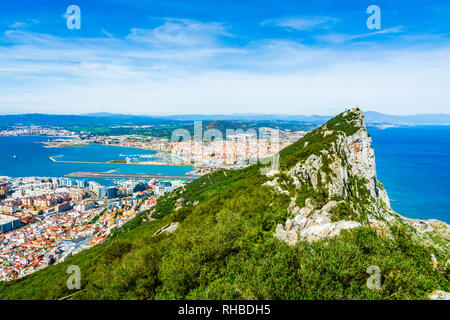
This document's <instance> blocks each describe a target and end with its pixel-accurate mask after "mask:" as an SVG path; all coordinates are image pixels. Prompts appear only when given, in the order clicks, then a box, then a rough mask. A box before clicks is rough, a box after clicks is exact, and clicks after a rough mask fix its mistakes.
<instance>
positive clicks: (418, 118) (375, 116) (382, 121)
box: [0, 111, 450, 127]
mask: <svg viewBox="0 0 450 320" xmlns="http://www.w3.org/2000/svg"><path fill="white" fill-rule="evenodd" d="M365 115H366V122H367V123H368V124H369V125H450V114H417V115H406V116H397V115H388V114H383V113H379V112H374V111H367V112H365ZM330 118H332V116H331V115H330V116H321V115H309V116H306V115H286V114H249V113H244V114H229V115H227V114H214V115H203V114H186V115H170V116H146V115H128V114H115V113H108V112H101V113H88V114H83V115H50V114H40V113H31V114H17V115H0V127H8V126H12V125H19V124H21V125H52V126H53V125H54V126H94V125H116V124H117V125H124V124H128V125H144V124H147V125H151V124H163V123H164V124H171V123H172V124H176V123H180V122H192V121H195V120H202V121H217V120H218V121H296V122H306V123H314V124H320V123H324V122H325V121H327V120H328V119H330Z"/></svg>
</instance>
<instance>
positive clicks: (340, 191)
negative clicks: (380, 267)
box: [268, 108, 393, 244]
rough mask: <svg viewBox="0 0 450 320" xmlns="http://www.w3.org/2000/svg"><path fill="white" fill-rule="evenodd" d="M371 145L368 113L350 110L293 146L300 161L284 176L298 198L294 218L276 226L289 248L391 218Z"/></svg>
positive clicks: (287, 170) (354, 109) (292, 211)
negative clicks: (367, 125)
mask: <svg viewBox="0 0 450 320" xmlns="http://www.w3.org/2000/svg"><path fill="white" fill-rule="evenodd" d="M371 143H372V139H371V137H370V135H369V134H368V132H367V130H366V125H365V119H364V114H363V113H362V112H361V111H360V110H359V109H358V108H352V109H349V110H347V111H345V112H344V113H342V114H340V115H338V116H336V117H335V118H333V119H331V120H330V121H328V122H327V123H325V124H324V125H323V126H321V127H320V128H318V129H316V130H314V131H312V132H310V133H309V134H308V135H306V136H305V137H304V138H302V139H301V140H299V141H298V142H296V143H295V144H294V145H292V146H291V147H292V148H296V152H294V153H293V154H294V155H299V157H298V158H297V159H296V160H297V161H296V163H295V164H293V165H291V166H287V167H286V168H285V170H284V172H283V173H284V174H285V175H286V177H287V179H288V180H289V181H292V183H293V184H294V185H295V189H296V193H297V194H296V196H295V197H294V198H293V200H292V203H291V208H290V210H291V213H292V214H293V218H292V219H290V220H288V221H287V223H286V227H283V226H282V225H278V226H277V231H276V235H277V237H278V238H280V239H282V240H284V241H286V242H288V243H290V244H294V243H295V242H296V241H297V240H298V239H306V240H310V241H314V240H319V239H321V238H324V237H329V236H334V235H337V234H339V232H340V230H342V229H349V228H355V227H358V226H361V225H362V224H370V223H374V222H376V221H378V222H379V223H384V221H390V220H392V219H393V217H392V215H391V213H392V211H391V209H390V205H389V197H388V195H387V193H386V191H385V190H384V188H383V185H382V184H381V183H380V182H379V181H378V179H377V175H376V165H375V155H374V151H373V148H372V146H371ZM290 152H291V153H292V150H290ZM285 183H286V182H285ZM273 184H274V183H273V182H272V185H273ZM268 185H271V184H270V182H269V183H268ZM305 198H307V200H306V201H304V202H303V201H302V200H301V199H305ZM292 204H294V205H292ZM292 207H293V208H292ZM306 212H307V213H308V214H306V215H305V213H306Z"/></svg>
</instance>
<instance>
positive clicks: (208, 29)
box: [0, 19, 450, 114]
mask: <svg viewBox="0 0 450 320" xmlns="http://www.w3.org/2000/svg"><path fill="white" fill-rule="evenodd" d="M385 32H388V31H385ZM390 32H395V30H391V31H390ZM228 36H231V35H230V34H228V30H227V28H225V27H224V26H223V25H222V24H219V23H206V24H204V23H200V22H195V21H190V20H170V19H169V20H165V21H164V23H163V24H162V25H161V26H159V27H157V28H154V29H146V30H144V29H135V30H133V31H131V32H130V34H129V36H128V37H126V38H123V39H119V38H114V37H113V36H112V35H110V36H108V34H107V36H106V37H101V38H71V39H63V38H59V37H55V36H50V35H45V34H38V33H30V32H25V31H23V30H9V31H7V32H6V33H5V34H4V36H3V38H2V39H0V42H3V43H0V45H2V50H1V51H0V88H2V90H0V113H20V112H48V113H85V112H96V111H109V112H120V113H135V114H181V113H236V112H238V113H243V112H255V113H290V114H313V113H317V114H331V113H338V112H340V111H341V110H342V109H343V108H344V107H345V106H347V105H361V106H363V107H365V108H366V109H373V110H377V111H381V112H388V113H396V114H404V113H420V112H447V113H448V112H449V105H448V101H450V91H449V90H448V88H449V87H450V79H449V77H448V74H449V73H450V46H449V45H445V44H444V45H440V46H439V47H437V46H436V47H434V48H424V47H420V46H409V47H404V48H396V49H394V48H389V47H384V48H374V47H364V46H358V47H352V46H349V47H345V46H342V47H339V48H324V47H318V46H311V45H304V44H300V43H296V42H293V41H287V40H283V41H281V40H276V39H265V40H258V41H253V42H251V43H248V44H247V45H244V46H241V47H234V46H229V45H225V44H224V42H222V41H220V39H221V37H228ZM365 37H366V36H361V38H365ZM367 38H368V39H369V38H370V36H367ZM4 43H9V44H10V43H13V45H4Z"/></svg>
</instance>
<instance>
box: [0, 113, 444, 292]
mask: <svg viewBox="0 0 450 320" xmlns="http://www.w3.org/2000/svg"><path fill="white" fill-rule="evenodd" d="M347 120H349V119H342V118H339V117H338V118H335V119H334V120H332V121H331V122H330V123H329V126H330V127H331V126H332V127H333V128H334V129H335V130H340V131H342V132H344V133H348V134H351V132H352V128H351V127H349V126H348V122H347ZM342 121H346V123H343V122H342ZM348 130H350V131H348ZM329 139H331V138H329ZM329 139H323V138H321V137H320V135H318V134H317V132H316V133H314V132H313V133H311V134H309V135H308V136H307V137H305V138H304V139H302V140H300V141H298V142H297V143H295V144H293V145H292V146H290V147H288V148H286V149H285V150H283V152H282V153H281V160H280V161H281V165H282V167H283V168H285V169H286V168H289V167H291V166H292V165H293V164H295V163H296V162H297V161H301V160H303V159H306V157H307V156H308V155H310V154H311V153H314V152H316V151H317V150H321V149H323V148H326V146H327V144H328V143H329V142H330V141H328V140H329ZM305 141H309V143H308V146H307V147H305V146H304V142H305ZM266 180H267V178H266V177H264V176H262V175H260V174H259V166H258V165H255V166H252V167H249V168H246V169H242V170H237V171H227V172H223V171H221V172H216V173H213V174H210V175H208V176H204V177H202V178H201V179H198V180H197V181H194V182H193V183H191V184H189V185H188V186H186V189H185V190H176V191H174V192H172V193H170V194H168V195H166V196H165V197H164V198H163V199H161V201H159V202H158V205H157V208H156V212H155V213H154V217H158V218H160V219H161V220H154V221H152V222H142V217H139V218H137V219H135V220H133V221H131V222H130V223H128V224H127V225H126V226H124V227H123V228H122V230H120V231H119V232H117V233H116V234H115V235H114V236H113V237H112V239H110V240H109V241H108V242H107V243H105V244H102V245H100V246H97V247H94V248H91V249H89V250H85V251H83V252H81V253H79V254H77V255H75V256H74V257H72V258H70V259H69V260H68V261H66V262H64V263H61V264H58V265H56V266H51V267H49V268H46V269H44V270H42V271H40V272H37V273H35V274H33V275H31V276H29V277H26V278H24V279H21V280H18V281H13V282H10V283H7V284H2V285H1V286H0V298H1V299H10V298H15V299H23V298H32V299H55V298H60V297H63V296H66V295H68V294H71V293H73V291H70V290H68V289H67V288H66V285H65V283H66V280H67V277H68V276H69V275H68V274H66V273H65V271H66V268H67V267H68V266H69V265H78V266H79V267H80V269H81V276H82V288H84V289H86V290H85V291H80V292H78V294H76V295H74V296H73V298H74V299H77V298H78V299H180V298H187V299H197V298H203V299H225V298H229V299H235V298H241V299H380V298H382V299H400V298H406V299H414V298H426V296H427V294H428V293H429V292H431V291H432V290H436V289H441V290H446V291H450V284H449V271H448V269H446V268H445V267H444V262H445V261H446V260H447V259H448V258H449V256H448V254H446V253H443V252H440V251H437V250H436V249H435V248H432V247H426V246H424V245H423V244H422V243H421V242H420V241H418V240H417V239H418V238H417V237H416V236H415V235H414V233H413V231H412V230H411V229H409V228H408V227H406V226H400V227H393V228H392V230H391V232H392V233H393V234H394V239H390V238H386V237H380V236H378V235H377V234H376V232H374V231H372V230H371V229H369V228H368V227H364V228H359V229H354V230H352V231H350V232H343V233H342V234H341V236H339V237H335V238H333V239H329V240H324V241H320V242H316V243H299V244H298V245H296V246H295V247H289V246H288V245H286V244H285V243H282V242H280V241H278V240H277V239H275V237H274V236H273V234H274V229H275V226H276V224H277V223H279V222H282V221H285V220H286V218H287V217H288V216H289V214H288V212H287V207H288V205H289V202H290V196H287V195H281V194H275V193H274V192H273V191H272V190H271V189H270V188H268V187H261V184H262V183H264V182H265V181H266ZM286 189H288V190H289V191H290V192H291V194H290V195H293V194H292V193H293V192H295V190H292V189H289V188H288V187H286ZM308 192H311V190H308ZM179 198H183V208H182V209H180V210H177V211H174V205H175V200H176V199H179ZM197 201H198V204H196V203H197ZM194 204H196V205H194ZM169 213H172V214H169ZM172 221H179V222H180V226H179V228H178V229H177V231H176V232H175V233H174V234H172V235H166V234H162V235H159V236H157V237H152V235H153V233H154V232H155V231H156V230H157V229H159V228H160V227H161V226H163V225H166V224H168V223H170V222H172ZM431 253H434V254H435V255H436V257H437V259H438V261H439V268H438V270H434V269H433V268H432V265H431V263H430V255H431ZM370 265H378V266H379V267H380V269H381V272H382V288H381V290H379V291H371V290H369V289H367V287H366V281H367V278H368V277H369V275H368V274H367V273H366V270H367V267H368V266H370Z"/></svg>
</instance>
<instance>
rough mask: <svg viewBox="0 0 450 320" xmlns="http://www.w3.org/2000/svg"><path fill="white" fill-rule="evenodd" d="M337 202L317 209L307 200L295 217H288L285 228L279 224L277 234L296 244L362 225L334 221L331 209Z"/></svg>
mask: <svg viewBox="0 0 450 320" xmlns="http://www.w3.org/2000/svg"><path fill="white" fill-rule="evenodd" d="M308 200H309V199H308ZM336 204H337V203H336V201H330V202H328V203H327V204H326V205H324V206H323V207H322V208H320V209H316V208H314V206H312V205H311V204H310V202H309V201H307V206H306V207H304V208H302V209H300V210H299V211H298V214H296V215H295V217H294V218H293V219H288V220H287V221H286V226H285V227H284V228H283V226H282V225H281V224H278V225H277V228H276V230H275V236H276V237H277V238H278V239H280V240H282V241H284V242H286V243H288V244H289V245H294V244H295V243H296V242H297V241H299V240H306V241H318V240H322V239H324V238H329V237H333V236H336V235H339V234H340V232H341V230H344V229H353V228H357V227H360V226H361V223H359V222H357V221H344V220H342V221H338V222H332V221H331V213H330V210H332V209H333V208H334V207H335V206H336Z"/></svg>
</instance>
